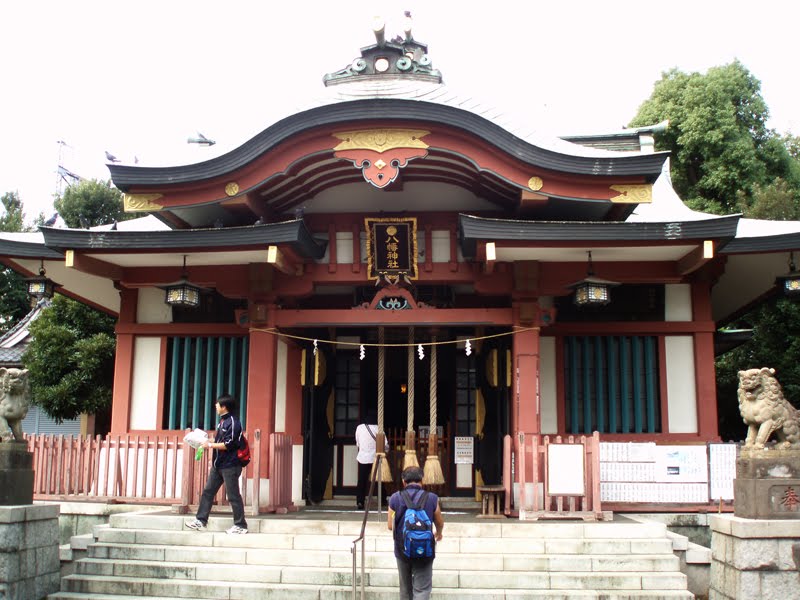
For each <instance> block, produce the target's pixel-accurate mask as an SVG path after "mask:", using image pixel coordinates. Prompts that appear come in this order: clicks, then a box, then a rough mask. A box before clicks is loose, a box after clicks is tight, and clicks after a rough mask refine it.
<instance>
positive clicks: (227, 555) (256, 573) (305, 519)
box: [49, 512, 694, 600]
mask: <svg viewBox="0 0 800 600" xmlns="http://www.w3.org/2000/svg"><path fill="white" fill-rule="evenodd" d="M356 517H357V515H356V514H355V513H349V514H343V515H337V514H336V513H328V514H326V515H321V514H319V513H310V512H309V513H304V512H301V513H296V514H294V515H292V516H289V517H283V518H281V517H275V516H269V517H261V518H250V519H248V523H249V526H250V533H249V534H248V535H244V536H231V535H226V534H225V533H224V529H225V528H226V527H229V526H230V517H227V518H221V517H215V518H212V519H211V521H210V523H209V530H208V531H206V532H195V531H191V530H188V529H186V528H185V526H184V522H185V521H186V520H187V519H186V517H179V516H176V515H172V514H169V513H168V512H162V513H159V514H155V513H129V514H124V515H114V516H112V517H111V520H110V523H109V525H108V526H100V527H97V528H96V529H95V532H94V535H95V538H96V539H95V541H94V542H92V543H90V544H89V545H88V547H87V554H86V557H85V558H82V559H80V560H78V561H76V562H75V564H74V573H73V574H71V575H66V576H64V577H63V578H62V584H61V589H62V591H61V592H59V593H58V594H52V595H50V596H49V598H50V599H51V600H67V599H77V598H81V599H84V600H131V599H132V598H153V599H155V598H159V599H161V600H177V599H178V598H196V599H226V600H256V599H258V600H262V599H270V598H287V599H292V600H294V599H298V600H305V599H314V600H329V599H330V600H333V599H336V600H345V599H350V598H352V575H351V573H352V555H351V553H350V549H351V544H352V541H353V539H355V538H356V537H357V536H358V532H359V531H360V525H361V523H360V520H356ZM381 517H382V518H381V520H380V521H379V520H378V517H377V515H375V516H373V517H371V518H372V519H373V520H372V521H371V522H370V523H369V524H368V526H367V535H366V544H365V546H366V597H367V598H368V599H369V600H389V599H391V600H395V599H396V598H397V572H396V566H395V559H394V555H393V553H392V540H391V537H390V532H389V531H388V530H387V529H386V523H385V513H384V514H383V515H381ZM445 520H446V525H445V539H444V540H443V541H442V542H441V543H440V544H439V545H438V547H437V558H436V562H435V563H434V577H433V586H434V592H433V594H432V596H431V597H432V598H439V599H443V598H447V599H456V598H458V599H461V598H481V599H482V600H499V599H504V598H509V599H511V598H513V599H524V598H530V599H537V600H572V599H589V598H593V599H596V600H600V599H603V600H634V599H635V600H644V599H647V600H657V599H659V600H660V599H663V600H667V599H670V600H673V599H678V598H680V599H690V598H694V596H693V595H692V594H691V593H690V592H688V591H687V582H686V576H685V575H683V574H682V573H681V572H680V570H679V568H680V566H679V559H678V557H677V556H675V555H674V554H673V550H672V548H673V545H672V541H671V540H670V539H669V537H668V536H667V531H666V527H665V526H664V525H662V524H657V523H635V522H613V523H586V524H584V523H577V522H556V523H554V522H519V521H515V520H503V521H491V522H489V521H482V520H479V519H475V518H474V516H463V515H458V516H453V517H452V518H451V517H450V516H449V515H447V514H445ZM359 597H360V596H359Z"/></svg>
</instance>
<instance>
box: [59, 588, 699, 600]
mask: <svg viewBox="0 0 800 600" xmlns="http://www.w3.org/2000/svg"><path fill="white" fill-rule="evenodd" d="M364 595H365V598H366V599H367V600H397V588H394V587H386V588H368V589H366V590H365V594H364ZM358 597H359V598H360V595H359V596H358ZM137 598H139V599H140V600H185V597H184V596H179V597H173V596H163V595H160V596H142V595H140V596H137ZM231 598H234V599H235V600H240V599H242V600H244V599H245V598H246V599H247V600H251V599H256V598H257V599H258V600H262V599H263V600H285V599H286V598H291V599H292V600H295V599H296V600H351V599H352V588H351V587H342V586H337V587H331V588H325V589H321V588H320V587H319V586H292V585H282V586H280V587H279V588H274V587H265V588H263V589H260V590H258V591H257V592H256V595H252V594H251V595H249V596H238V595H237V596H231ZM461 598H475V599H478V598H480V599H481V600H693V599H694V596H693V595H692V594H691V593H689V592H686V591H681V590H662V591H635V590H625V591H611V592H608V591H595V590H570V591H568V592H564V591H551V590H447V589H445V590H437V589H434V590H433V593H432V594H431V600H459V599H461ZM48 599H49V600H130V599H131V596H130V595H119V594H105V593H97V594H95V593H91V592H59V593H57V594H51V595H50V596H48Z"/></svg>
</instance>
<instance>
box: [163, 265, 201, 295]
mask: <svg viewBox="0 0 800 600" xmlns="http://www.w3.org/2000/svg"><path fill="white" fill-rule="evenodd" d="M164 289H165V290H166V296H165V297H164V302H166V303H167V304H169V305H170V306H188V307H190V308H194V307H195V306H197V305H198V304H200V292H201V291H202V288H200V287H198V286H196V285H194V284H193V283H189V281H188V279H187V274H186V255H185V254H184V255H183V273H182V274H181V279H180V280H179V281H176V282H175V283H171V284H169V285H168V286H166V287H165V288H164Z"/></svg>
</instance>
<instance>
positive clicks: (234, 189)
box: [225, 181, 239, 196]
mask: <svg viewBox="0 0 800 600" xmlns="http://www.w3.org/2000/svg"><path fill="white" fill-rule="evenodd" d="M225 193H226V194H228V196H235V195H236V194H238V193H239V184H238V183H236V182H235V181H231V182H230V183H228V184H227V185H226V186H225Z"/></svg>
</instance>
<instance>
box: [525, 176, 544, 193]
mask: <svg viewBox="0 0 800 600" xmlns="http://www.w3.org/2000/svg"><path fill="white" fill-rule="evenodd" d="M543 185H544V181H542V178H541V177H531V178H530V179H528V188H529V189H530V190H532V191H534V192H538V191H539V190H540V189H542V186H543Z"/></svg>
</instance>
